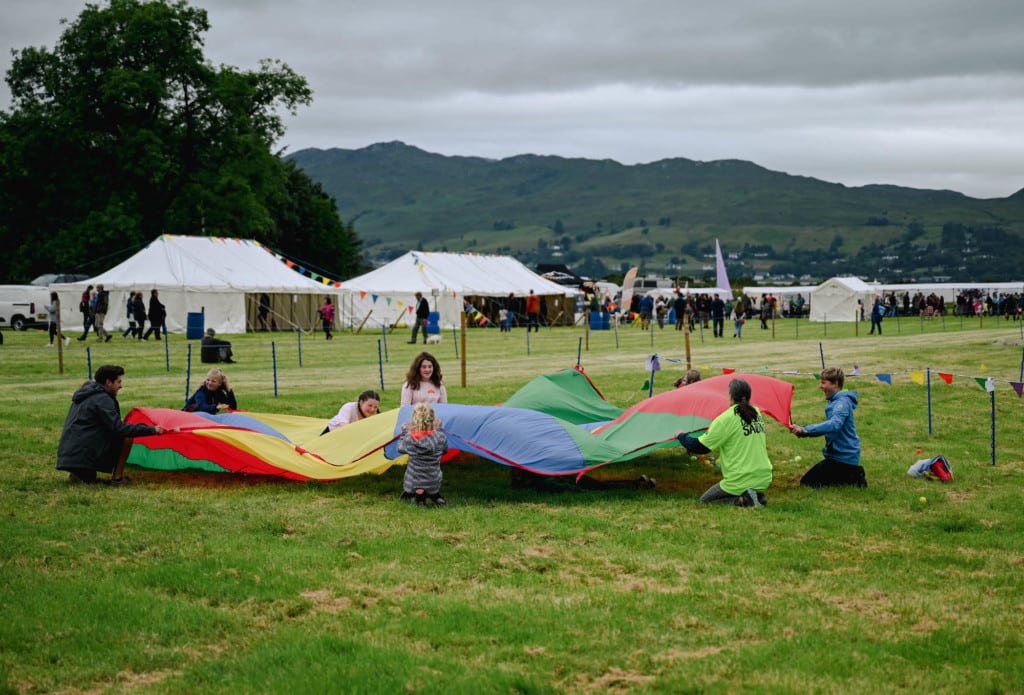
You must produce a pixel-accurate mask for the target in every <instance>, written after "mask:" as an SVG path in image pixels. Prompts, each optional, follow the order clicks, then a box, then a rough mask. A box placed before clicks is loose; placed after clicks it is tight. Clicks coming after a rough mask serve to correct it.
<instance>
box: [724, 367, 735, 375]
mask: <svg viewBox="0 0 1024 695" xmlns="http://www.w3.org/2000/svg"><path fill="white" fill-rule="evenodd" d="M735 372H736V370H735V369H729V368H728V367H722V374H734V373H735Z"/></svg>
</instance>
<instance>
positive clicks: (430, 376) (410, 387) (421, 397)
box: [401, 352, 448, 405]
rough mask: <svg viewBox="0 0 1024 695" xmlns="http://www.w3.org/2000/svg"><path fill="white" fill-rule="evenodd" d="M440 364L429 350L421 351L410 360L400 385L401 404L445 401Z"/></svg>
mask: <svg viewBox="0 0 1024 695" xmlns="http://www.w3.org/2000/svg"><path fill="white" fill-rule="evenodd" d="M442 378H443V377H442V376H441V365H440V364H438V362H437V358H436V357H434V356H433V355H431V354H430V353H429V352H421V353H420V354H418V355H416V359H414V360H413V361H412V365H411V366H410V367H409V371H408V372H407V373H406V375H405V384H403V385H402V402H401V404H402V405H416V404H417V403H447V402H448V392H447V391H446V390H445V388H444V382H443V381H442Z"/></svg>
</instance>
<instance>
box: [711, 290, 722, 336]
mask: <svg viewBox="0 0 1024 695" xmlns="http://www.w3.org/2000/svg"><path fill="white" fill-rule="evenodd" d="M711 328H712V330H713V332H714V336H715V337H716V338H721V337H723V336H724V335H725V301H724V300H723V299H722V298H721V297H719V296H718V293H715V298H714V299H712V300H711Z"/></svg>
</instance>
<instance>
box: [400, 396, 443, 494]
mask: <svg viewBox="0 0 1024 695" xmlns="http://www.w3.org/2000/svg"><path fill="white" fill-rule="evenodd" d="M402 430H403V432H402V436H401V437H400V438H399V440H398V451H399V452H400V453H403V454H408V455H409V463H408V465H406V467H405V479H404V480H403V482H402V496H401V499H402V500H404V501H406V502H410V501H412V500H416V504H420V505H423V504H426V503H427V498H429V499H431V500H432V501H433V502H434V504H438V505H443V504H448V501H447V500H445V498H444V497H441V457H442V456H443V455H444V454H445V452H447V451H448V437H447V436H446V435H445V433H444V432H442V431H441V421H440V420H439V419H438V418H437V416H436V414H435V413H434V409H433V408H432V407H431V406H430V405H428V404H426V403H419V404H417V405H416V406H415V407H414V408H413V411H412V419H410V421H409V423H408V424H406V425H403V426H402Z"/></svg>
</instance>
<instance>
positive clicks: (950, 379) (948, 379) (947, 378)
mask: <svg viewBox="0 0 1024 695" xmlns="http://www.w3.org/2000/svg"><path fill="white" fill-rule="evenodd" d="M939 378H940V379H942V380H943V381H945V382H946V383H947V384H952V383H953V375H952V374H943V373H942V372H939Z"/></svg>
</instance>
